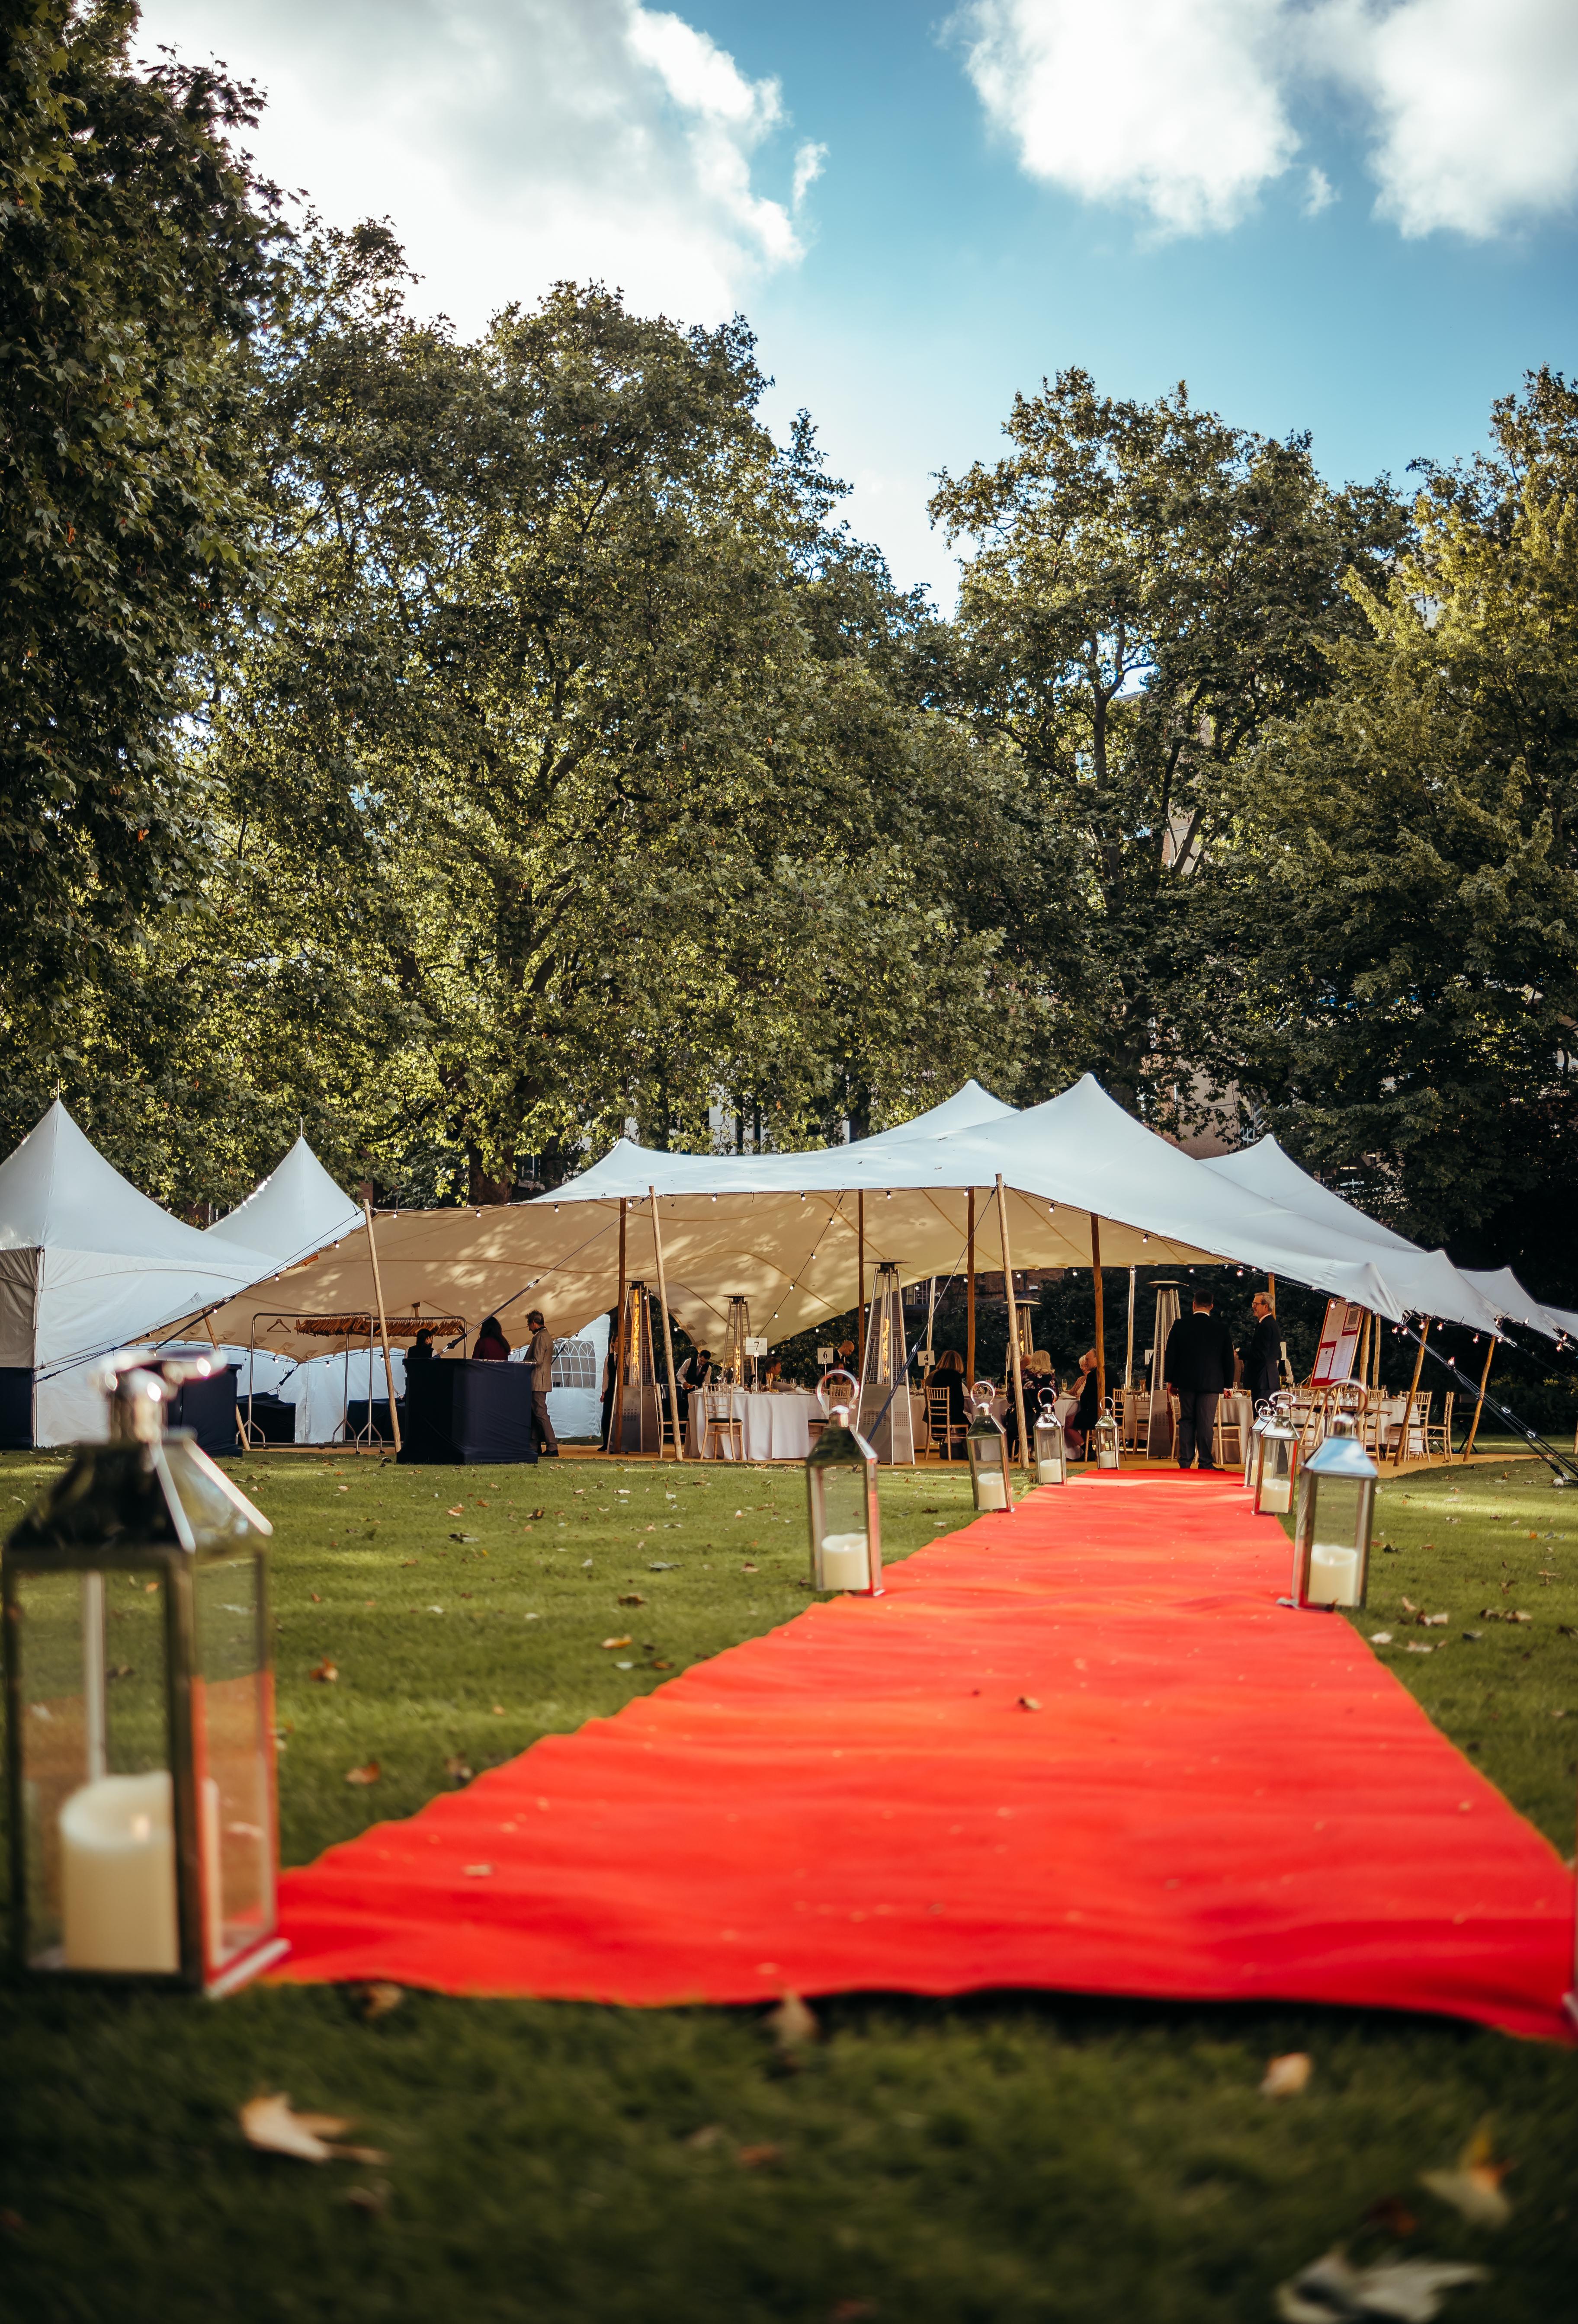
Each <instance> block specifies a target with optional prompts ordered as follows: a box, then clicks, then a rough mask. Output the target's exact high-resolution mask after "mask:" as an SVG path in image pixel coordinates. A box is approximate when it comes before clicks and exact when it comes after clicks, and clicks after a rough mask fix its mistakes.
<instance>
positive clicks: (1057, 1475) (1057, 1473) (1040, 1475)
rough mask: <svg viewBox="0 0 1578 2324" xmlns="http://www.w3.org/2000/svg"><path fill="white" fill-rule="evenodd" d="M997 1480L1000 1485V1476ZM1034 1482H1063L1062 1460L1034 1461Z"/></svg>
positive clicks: (1039, 1483)
mask: <svg viewBox="0 0 1578 2324" xmlns="http://www.w3.org/2000/svg"><path fill="white" fill-rule="evenodd" d="M997 1481H998V1484H999V1485H1000V1486H1001V1483H1002V1479H1001V1477H1000V1478H999V1479H998V1480H997ZM1036 1482H1037V1484H1038V1485H1060V1484H1061V1483H1062V1482H1063V1463H1062V1462H1061V1461H1038V1462H1037V1463H1036Z"/></svg>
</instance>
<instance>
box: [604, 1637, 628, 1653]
mask: <svg viewBox="0 0 1578 2324" xmlns="http://www.w3.org/2000/svg"><path fill="white" fill-rule="evenodd" d="M629 1644H630V1639H629V1637H628V1636H626V1637H623V1638H604V1641H603V1646H604V1652H605V1653H610V1654H611V1653H612V1652H613V1650H614V1647H615V1646H629Z"/></svg>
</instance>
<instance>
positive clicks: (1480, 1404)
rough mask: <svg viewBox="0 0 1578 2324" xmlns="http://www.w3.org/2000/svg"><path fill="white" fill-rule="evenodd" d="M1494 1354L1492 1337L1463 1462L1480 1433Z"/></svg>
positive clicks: (1488, 1346)
mask: <svg viewBox="0 0 1578 2324" xmlns="http://www.w3.org/2000/svg"><path fill="white" fill-rule="evenodd" d="M1495 1352H1496V1342H1495V1339H1494V1337H1492V1338H1491V1339H1490V1341H1489V1342H1488V1344H1487V1346H1486V1349H1485V1369H1484V1370H1483V1371H1482V1372H1481V1374H1480V1393H1479V1397H1478V1400H1477V1401H1476V1403H1475V1405H1474V1416H1473V1419H1472V1421H1471V1422H1470V1424H1469V1441H1468V1443H1466V1444H1465V1445H1464V1446H1463V1459H1464V1460H1465V1461H1466V1460H1467V1459H1468V1457H1469V1454H1470V1453H1471V1452H1472V1451H1473V1449H1474V1438H1475V1437H1476V1436H1477V1435H1478V1434H1479V1433H1480V1415H1481V1412H1483V1410H1484V1408H1485V1390H1486V1389H1487V1388H1489V1387H1490V1359H1491V1357H1492V1356H1493V1355H1494V1354H1495ZM1450 1449H1451V1448H1450V1447H1448V1450H1450Z"/></svg>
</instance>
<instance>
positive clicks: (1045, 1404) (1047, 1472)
mask: <svg viewBox="0 0 1578 2324" xmlns="http://www.w3.org/2000/svg"><path fill="white" fill-rule="evenodd" d="M1031 1433H1032V1435H1033V1437H1034V1440H1035V1453H1036V1482H1037V1484H1038V1485H1066V1484H1067V1482H1068V1448H1067V1446H1066V1443H1064V1439H1063V1423H1062V1422H1061V1421H1060V1420H1059V1419H1058V1417H1057V1397H1055V1396H1049V1395H1047V1394H1046V1393H1043V1395H1042V1397H1041V1409H1040V1411H1039V1412H1038V1414H1037V1415H1036V1425H1035V1428H1034V1430H1033V1431H1032V1432H1031Z"/></svg>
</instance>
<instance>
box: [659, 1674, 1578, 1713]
mask: <svg viewBox="0 0 1578 2324" xmlns="http://www.w3.org/2000/svg"><path fill="white" fill-rule="evenodd" d="M649 1667H650V1668H651V1669H652V1670H672V1669H673V1667H674V1665H673V1664H672V1663H652V1664H651V1665H649ZM1556 1716H1557V1717H1558V1718H1560V1716H1561V1713H1560V1712H1559V1711H1558V1712H1557V1714H1556Z"/></svg>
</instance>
